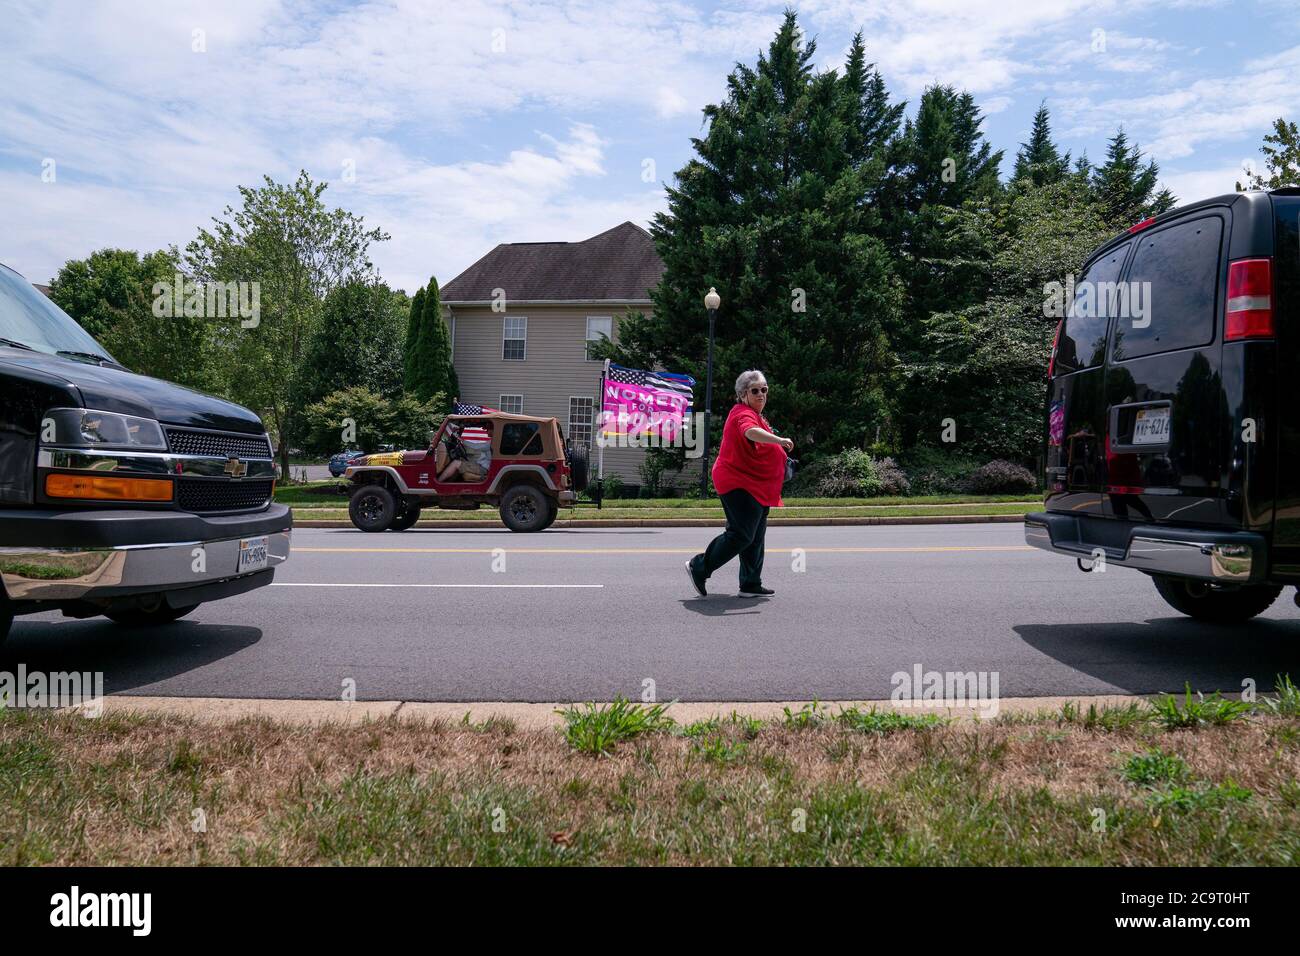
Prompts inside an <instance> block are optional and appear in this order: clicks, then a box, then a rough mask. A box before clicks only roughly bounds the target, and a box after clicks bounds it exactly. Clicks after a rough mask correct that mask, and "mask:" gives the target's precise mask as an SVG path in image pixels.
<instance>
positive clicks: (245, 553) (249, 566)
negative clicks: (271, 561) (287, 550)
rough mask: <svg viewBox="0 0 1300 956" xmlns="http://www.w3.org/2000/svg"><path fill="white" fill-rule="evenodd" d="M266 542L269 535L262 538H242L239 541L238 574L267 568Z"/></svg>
mask: <svg viewBox="0 0 1300 956" xmlns="http://www.w3.org/2000/svg"><path fill="white" fill-rule="evenodd" d="M266 540H267V535H262V536H261V537H260V538H241V539H240V541H239V567H238V568H237V569H236V571H235V573H236V574H243V573H244V572H245V571H260V570H262V569H263V568H264V567H266V562H267V554H266Z"/></svg>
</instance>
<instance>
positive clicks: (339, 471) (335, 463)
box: [329, 448, 365, 478]
mask: <svg viewBox="0 0 1300 956" xmlns="http://www.w3.org/2000/svg"><path fill="white" fill-rule="evenodd" d="M364 454H365V452H364V451H361V450H360V449H358V448H353V449H351V450H350V451H341V452H339V453H338V454H337V455H334V456H333V457H331V458H330V464H329V469H330V474H331V475H333V476H334V477H335V478H342V477H343V472H344V471H345V470H346V469H347V467H348V463H349V462H352V461H356V460H357V459H358V458H360V457H361V456H362V455H364Z"/></svg>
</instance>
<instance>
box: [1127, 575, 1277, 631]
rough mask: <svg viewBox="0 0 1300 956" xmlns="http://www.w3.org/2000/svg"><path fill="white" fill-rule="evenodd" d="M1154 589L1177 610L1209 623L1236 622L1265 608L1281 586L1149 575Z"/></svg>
mask: <svg viewBox="0 0 1300 956" xmlns="http://www.w3.org/2000/svg"><path fill="white" fill-rule="evenodd" d="M1151 577H1152V580H1153V581H1155V585H1156V590H1157V591H1159V592H1160V596H1161V597H1162V598H1164V599H1165V601H1166V602H1168V604H1169V606H1170V607H1172V608H1174V610H1176V611H1181V612H1182V613H1184V614H1186V615H1188V616H1189V617H1194V618H1196V620H1198V621H1208V622H1209V623H1211V624H1239V623H1241V622H1242V621H1248V620H1250V619H1251V618H1252V617H1254V616H1255V615H1257V614H1262V613H1263V612H1264V611H1266V610H1268V607H1269V605H1270V604H1272V603H1273V602H1274V601H1276V600H1277V596H1278V595H1279V594H1281V593H1282V588H1281V587H1277V586H1274V585H1271V584H1243V585H1241V586H1240V587H1233V586H1228V587H1223V586H1220V585H1214V584H1210V583H1209V582H1207V581H1197V580H1194V579H1192V578H1175V577H1170V576H1167V575H1161V574H1155V575H1152V576H1151Z"/></svg>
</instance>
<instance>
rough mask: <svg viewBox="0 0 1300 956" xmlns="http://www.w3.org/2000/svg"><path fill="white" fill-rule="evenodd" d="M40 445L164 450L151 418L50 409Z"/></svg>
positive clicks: (79, 409) (93, 411) (43, 426)
mask: <svg viewBox="0 0 1300 956" xmlns="http://www.w3.org/2000/svg"><path fill="white" fill-rule="evenodd" d="M41 444H42V445H57V446H62V447H69V446H71V447H78V448H127V449H134V450H140V451H166V450H167V441H166V439H164V438H163V432H162V427H161V426H160V425H159V424H158V423H157V422H156V421H154V420H153V419H152V418H137V417H136V416H135V415H119V414H118V413H117V412H99V411H95V410H94V409H89V408H52V409H50V410H49V411H48V412H46V413H45V417H44V418H43V419H42V420H41Z"/></svg>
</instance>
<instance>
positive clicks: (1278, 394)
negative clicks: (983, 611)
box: [1025, 188, 1300, 623]
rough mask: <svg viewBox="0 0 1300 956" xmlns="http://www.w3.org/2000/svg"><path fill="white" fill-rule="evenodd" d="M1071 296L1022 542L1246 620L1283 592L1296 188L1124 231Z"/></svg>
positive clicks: (1211, 204)
mask: <svg viewBox="0 0 1300 956" xmlns="http://www.w3.org/2000/svg"><path fill="white" fill-rule="evenodd" d="M1076 288H1077V297H1076V299H1075V307H1073V308H1071V309H1070V310H1069V311H1068V312H1067V313H1066V316H1065V318H1063V319H1062V320H1061V322H1060V324H1059V325H1058V326H1057V333H1056V341H1055V343H1054V345H1053V349H1052V360H1051V364H1050V366H1049V370H1048V377H1049V379H1050V381H1049V385H1048V395H1047V407H1046V409H1045V418H1046V421H1047V449H1046V451H1047V453H1046V472H1045V478H1046V488H1047V496H1046V501H1045V504H1046V510H1044V511H1041V512H1036V513H1033V514H1028V515H1026V516H1025V540H1026V541H1027V542H1028V543H1029V544H1032V545H1035V546H1037V547H1040V548H1045V549H1047V550H1051V551H1056V552H1058V553H1061V554H1067V555H1071V556H1074V557H1076V558H1077V559H1078V561H1079V566H1080V568H1082V569H1083V570H1092V569H1093V568H1094V567H1095V566H1096V565H1097V564H1098V563H1100V564H1101V566H1102V567H1103V568H1104V567H1106V566H1109V565H1118V566H1123V567H1132V568H1137V569H1138V570H1140V571H1143V572H1144V573H1146V574H1148V575H1150V576H1151V577H1152V579H1153V581H1154V583H1155V587H1156V589H1157V590H1158V591H1159V593H1160V595H1161V596H1162V597H1163V598H1164V599H1165V600H1166V601H1167V602H1168V603H1169V604H1170V605H1171V606H1173V607H1174V608H1176V609H1177V610H1179V611H1181V612H1182V613H1184V614H1188V615H1191V616H1192V617H1195V618H1198V619H1201V620H1205V621H1214V622H1221V623H1230V622H1237V621H1244V620H1247V619H1249V618H1251V617H1253V616H1255V615H1257V614H1259V613H1261V612H1262V611H1264V610H1265V609H1266V608H1268V606H1269V605H1270V604H1272V603H1273V601H1274V600H1276V599H1277V597H1278V595H1279V593H1280V592H1281V590H1282V588H1283V587H1285V586H1287V585H1295V584H1300V404H1297V402H1296V401H1295V397H1294V396H1293V395H1292V394H1291V391H1290V388H1291V379H1292V376H1293V375H1300V189H1295V188H1289V189H1276V190H1273V191H1271V192H1262V191H1256V192H1245V193H1234V194H1232V195H1229V196H1221V197H1219V198H1216V199H1207V200H1205V201H1203V202H1198V203H1195V204H1192V205H1189V206H1184V207H1182V208H1179V209H1175V210H1172V211H1170V212H1168V213H1165V214H1163V215H1161V216H1158V217H1156V218H1155V219H1149V220H1147V221H1145V222H1141V223H1138V224H1137V225H1135V226H1133V227H1132V228H1131V229H1129V230H1128V232H1126V233H1125V234H1123V235H1120V236H1117V237H1116V238H1114V239H1112V240H1111V241H1110V242H1108V243H1106V244H1105V245H1104V246H1102V247H1101V248H1100V249H1098V250H1097V251H1096V252H1095V253H1093V255H1092V257H1091V258H1090V259H1089V260H1088V261H1087V263H1086V264H1085V266H1084V268H1083V271H1082V275H1081V278H1080V281H1079V283H1078V284H1077V287H1076ZM1085 295H1087V296H1091V297H1092V302H1090V303H1089V304H1088V306H1087V307H1082V303H1083V297H1084V296H1085ZM1297 600H1300V597H1298V598H1297Z"/></svg>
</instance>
